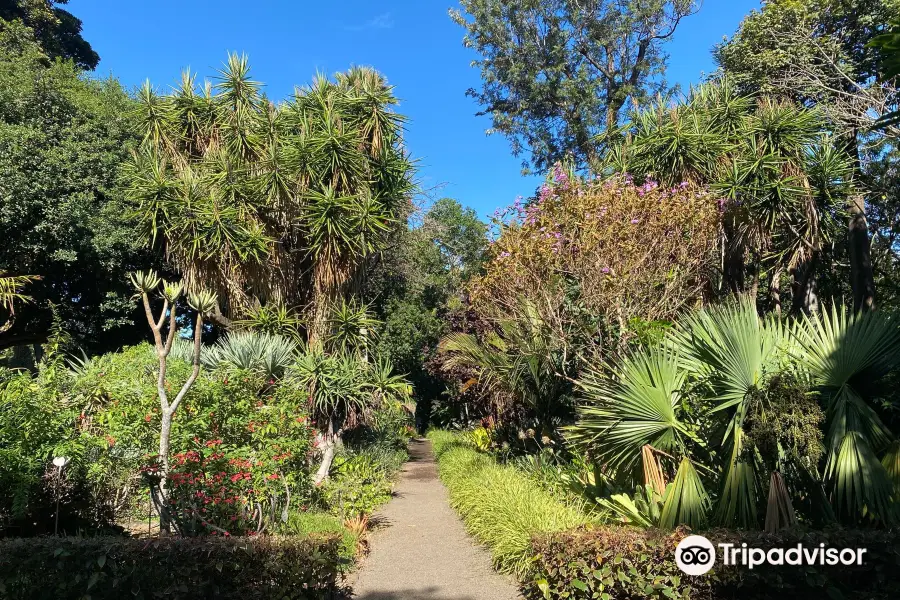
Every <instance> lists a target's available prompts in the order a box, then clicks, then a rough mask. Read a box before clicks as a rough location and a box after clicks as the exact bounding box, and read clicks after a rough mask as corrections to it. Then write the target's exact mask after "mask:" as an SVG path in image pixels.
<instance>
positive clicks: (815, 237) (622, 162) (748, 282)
mask: <svg viewBox="0 0 900 600" xmlns="http://www.w3.org/2000/svg"><path fill="white" fill-rule="evenodd" d="M625 131H626V132H627V136H626V137H625V138H623V142H622V144H621V146H620V147H618V148H617V149H616V150H615V151H614V152H612V153H610V155H609V156H608V161H607V162H608V168H610V169H613V170H616V171H622V172H626V173H632V174H634V175H635V176H639V177H643V178H645V179H648V180H651V181H658V182H659V183H660V184H661V185H665V186H669V185H679V184H680V183H682V182H691V183H693V184H700V185H707V186H710V188H711V189H712V191H713V193H715V194H716V195H717V196H719V198H720V200H719V202H720V205H721V206H722V209H723V223H722V224H723V233H724V240H723V250H722V256H723V258H722V265H721V271H722V281H721V285H722V286H723V287H725V288H726V289H728V290H730V291H732V292H735V293H743V292H748V293H751V294H756V290H757V289H758V287H759V285H760V281H761V280H763V279H767V280H768V282H769V291H768V298H767V302H766V304H767V307H771V308H772V309H774V310H776V311H779V310H780V309H781V280H782V277H783V275H787V274H789V275H790V276H791V278H792V280H793V286H792V290H793V291H792V299H793V309H794V311H795V312H799V311H802V310H806V311H809V310H815V309H816V308H817V306H818V299H817V296H816V273H817V269H821V267H822V265H823V264H825V265H826V266H827V264H828V262H827V261H828V260H830V255H829V254H828V247H829V245H830V242H831V241H832V240H833V239H835V235H836V232H837V231H838V222H837V219H836V217H837V216H838V214H839V212H840V207H841V206H842V204H843V203H844V202H846V198H847V195H848V194H849V193H850V191H851V179H852V169H851V165H850V163H849V161H848V160H847V158H846V156H845V155H844V154H842V153H841V152H839V151H838V147H837V146H836V144H835V141H834V139H833V137H831V136H829V135H828V131H829V130H828V121H827V119H825V118H824V115H823V114H822V113H820V112H817V111H814V110H809V109H806V108H803V107H802V106H800V105H795V104H792V103H790V102H788V101H785V100H776V99H773V98H769V97H765V96H763V97H758V98H756V97H749V96H741V95H739V94H738V93H737V92H736V91H735V88H734V86H733V84H732V82H731V81H730V80H729V79H727V78H724V79H722V80H720V81H713V82H710V83H706V84H703V85H700V86H698V87H696V88H693V89H692V90H691V93H690V95H689V96H688V98H687V99H686V101H685V102H684V103H682V104H678V105H672V104H670V103H669V102H668V101H666V100H664V99H660V100H659V102H658V103H657V105H656V106H654V107H652V108H649V109H647V110H643V111H637V112H635V113H634V114H633V115H632V120H631V123H630V124H628V125H626V127H625Z"/></svg>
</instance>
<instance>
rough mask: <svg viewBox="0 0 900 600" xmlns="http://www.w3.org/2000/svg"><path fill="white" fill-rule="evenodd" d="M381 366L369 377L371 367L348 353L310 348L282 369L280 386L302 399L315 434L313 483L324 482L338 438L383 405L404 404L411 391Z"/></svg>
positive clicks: (403, 382) (313, 346) (339, 440)
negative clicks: (293, 390) (400, 401)
mask: <svg viewBox="0 0 900 600" xmlns="http://www.w3.org/2000/svg"><path fill="white" fill-rule="evenodd" d="M389 373H390V371H389V369H388V368H387V367H381V366H380V367H379V368H378V369H376V370H375V372H374V373H373V370H372V365H371V364H370V363H368V362H367V361H365V360H363V359H362V358H361V357H359V356H357V355H354V354H327V353H325V352H324V351H323V350H322V348H321V346H319V345H318V344H314V345H312V346H310V347H309V348H307V349H306V351H304V352H302V353H301V354H300V355H299V356H298V357H297V359H296V361H295V362H294V364H293V365H292V366H291V367H290V368H289V369H288V371H287V373H286V375H285V381H286V383H287V384H288V385H289V386H293V387H295V388H296V389H298V390H301V391H302V392H301V393H304V394H305V395H306V396H307V398H308V405H309V411H310V415H311V416H312V418H313V421H314V422H315V423H316V426H317V427H318V428H319V434H318V437H317V440H316V445H317V447H318V449H319V451H320V452H321V454H322V462H321V464H320V466H319V468H318V470H317V471H316V473H315V475H314V477H313V481H314V483H315V484H317V485H318V484H320V483H322V482H323V481H324V480H325V479H327V478H328V476H329V472H330V470H331V464H332V461H333V460H334V456H335V453H336V451H337V446H338V444H339V443H340V442H341V441H342V439H343V436H344V433H345V432H347V431H349V430H352V429H354V428H356V427H358V426H359V425H361V424H363V423H365V422H366V421H368V420H369V419H370V418H371V412H372V409H373V408H375V407H377V406H378V405H380V404H382V403H383V402H385V401H389V400H395V399H399V398H403V399H406V398H408V397H409V395H410V394H411V388H410V386H409V384H408V383H407V382H405V381H404V380H403V379H402V378H400V377H396V376H391V375H390V374H389Z"/></svg>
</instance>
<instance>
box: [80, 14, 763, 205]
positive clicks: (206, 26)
mask: <svg viewBox="0 0 900 600" xmlns="http://www.w3.org/2000/svg"><path fill="white" fill-rule="evenodd" d="M451 6H454V3H453V2H452V1H451V0H379V1H372V0H367V1H366V0H332V1H330V2H329V1H327V0H326V1H324V2H321V1H313V0H256V1H254V2H247V1H238V0H218V1H213V0H204V1H200V0H181V1H176V0H154V1H153V2H148V1H140V2H122V1H121V0H70V2H69V4H68V10H69V11H71V12H72V13H73V14H75V15H76V16H78V17H79V18H80V19H82V21H83V22H84V36H85V38H86V39H87V40H88V41H89V42H90V43H91V45H92V46H93V47H94V49H95V50H96V51H97V52H98V53H99V54H100V57H101V62H100V65H99V66H98V67H97V75H98V76H106V75H108V74H110V73H112V74H113V75H115V76H116V77H118V78H119V79H120V80H121V81H122V82H123V84H124V85H126V87H135V86H137V85H139V84H140V83H141V82H142V81H143V80H144V79H147V78H149V79H150V81H151V82H152V83H153V84H154V85H156V86H157V87H158V88H159V89H161V90H168V89H169V86H171V85H173V84H175V83H177V82H178V80H179V78H180V76H179V74H180V72H181V70H182V69H183V68H185V67H188V66H189V67H191V69H192V70H194V71H196V72H198V74H199V75H200V78H201V79H202V78H203V77H207V76H212V75H214V74H215V71H216V69H218V68H219V67H220V66H221V65H222V62H223V61H224V60H225V58H226V53H227V52H228V51H238V52H246V53H247V54H248V55H249V57H250V65H251V68H252V75H253V77H254V78H255V79H256V80H258V81H262V82H263V83H265V85H266V91H267V93H268V94H269V96H270V97H271V98H273V99H279V98H283V97H285V96H287V95H289V94H290V93H292V91H293V89H294V86H296V85H304V84H306V83H308V82H309V81H310V80H311V78H312V76H313V75H314V74H315V73H316V72H317V71H318V72H323V73H326V74H332V73H334V72H337V71H342V70H345V69H347V68H348V67H349V66H351V65H354V64H357V65H371V66H373V67H375V68H377V69H378V70H379V71H381V72H382V73H384V74H385V75H386V76H387V78H388V80H389V81H390V82H391V83H392V84H394V85H395V86H396V93H397V95H398V97H400V98H401V100H402V104H401V107H400V109H399V110H400V111H401V112H402V113H404V114H405V115H407V116H408V117H409V118H410V122H409V125H408V131H407V136H406V140H407V145H408V147H409V149H410V151H411V152H412V153H413V155H414V156H416V157H418V158H420V159H421V162H420V166H421V172H420V180H421V183H422V186H423V187H424V188H426V189H430V190H432V194H433V195H434V196H435V197H441V196H452V197H454V198H457V199H458V200H459V201H460V202H462V203H463V204H465V205H468V206H472V207H474V208H475V209H476V210H477V211H478V212H479V213H480V214H481V215H483V216H486V215H489V214H491V213H492V212H493V211H494V210H495V209H496V208H498V207H501V206H506V205H507V204H510V203H511V202H512V201H513V199H514V198H515V197H516V196H518V195H524V196H527V195H530V194H531V193H533V192H534V189H535V187H536V186H537V185H538V183H539V181H540V180H539V178H538V177H534V176H533V177H523V176H522V175H521V174H520V170H521V160H520V159H519V158H515V157H513V156H512V155H511V153H510V151H509V144H508V142H507V141H506V139H505V138H504V137H502V136H499V135H494V136H486V135H485V130H486V129H487V128H488V127H490V121H489V119H488V118H487V117H476V116H475V113H476V112H477V111H478V108H479V107H478V105H477V104H476V103H475V102H474V100H472V99H471V98H468V97H466V96H465V91H466V90H467V89H468V88H470V87H478V86H479V85H480V76H479V73H478V71H477V70H476V69H473V68H471V66H470V62H471V61H472V60H473V59H475V58H476V54H475V53H474V52H473V51H471V50H468V49H466V48H463V46H462V35H463V31H462V29H461V28H460V27H459V26H457V25H456V24H455V23H453V22H452V21H451V20H450V18H449V17H448V16H447V10H448V9H449V8H450V7H451ZM758 6H759V0H705V1H704V3H703V7H702V8H701V10H700V12H699V13H698V14H696V15H694V16H692V17H690V18H688V19H686V20H685V21H683V22H682V24H681V25H680V26H679V29H678V31H677V32H676V34H675V36H674V39H673V40H672V42H671V43H670V44H669V45H668V46H667V51H668V52H669V54H670V60H669V72H668V76H667V77H668V79H669V81H670V82H672V83H680V84H681V85H682V86H683V87H684V88H687V86H688V85H689V84H690V83H693V82H697V81H699V80H700V78H701V73H702V72H706V73H709V72H711V71H712V70H713V68H714V65H713V61H712V57H711V55H710V49H711V48H712V46H713V45H714V44H715V43H717V42H719V41H721V39H722V36H723V35H731V34H732V33H733V32H734V30H735V29H736V28H737V25H738V24H739V23H740V21H741V19H742V17H743V16H744V15H745V14H746V13H748V12H749V11H750V10H751V9H753V8H757V7H758Z"/></svg>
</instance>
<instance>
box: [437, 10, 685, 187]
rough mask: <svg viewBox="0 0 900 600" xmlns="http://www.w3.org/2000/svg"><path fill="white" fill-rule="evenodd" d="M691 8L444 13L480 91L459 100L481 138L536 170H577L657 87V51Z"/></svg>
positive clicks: (660, 58)
mask: <svg viewBox="0 0 900 600" xmlns="http://www.w3.org/2000/svg"><path fill="white" fill-rule="evenodd" d="M695 9H696V5H695V3H694V2H692V1H691V0H653V1H651V2H633V1H628V2H612V1H607V0H604V1H600V2H593V3H591V4H590V5H589V6H582V5H581V4H579V3H573V2H569V1H567V0H552V1H545V2H528V3H525V4H523V3H521V2H517V1H513V0H464V1H463V2H462V11H460V10H452V11H451V13H450V15H451V17H452V18H453V20H454V21H456V23H457V24H459V25H460V26H462V27H464V28H465V30H466V36H465V38H464V40H463V43H464V44H465V45H466V46H467V47H471V48H474V49H475V50H476V51H477V52H478V53H479V54H480V55H481V57H480V59H479V60H477V61H475V62H474V65H475V66H477V67H479V68H480V70H481V76H482V80H483V82H484V85H483V87H482V89H481V90H480V91H474V90H472V91H470V92H469V93H470V95H472V96H473V97H475V98H476V99H477V100H478V102H479V103H480V104H481V105H482V106H483V108H484V112H485V113H487V114H489V115H491V117H492V120H493V125H492V130H491V131H499V132H500V133H502V134H504V135H505V136H506V137H508V138H509V139H510V142H511V144H512V150H513V154H515V155H519V154H521V153H522V152H525V151H527V152H529V154H530V157H531V162H532V163H533V164H534V166H535V168H536V169H537V170H539V171H543V170H546V169H548V168H549V167H550V166H551V165H552V164H553V163H554V162H556V161H558V160H564V159H567V158H569V157H574V159H575V161H576V162H577V163H578V165H579V166H586V165H587V164H588V163H589V162H591V161H593V160H595V159H596V158H597V157H598V143H597V138H598V136H599V134H602V133H603V132H604V131H607V132H609V131H610V130H614V129H615V127H616V125H617V123H618V120H619V113H620V111H621V109H622V107H623V106H625V105H626V103H627V102H628V101H629V100H632V101H636V102H642V101H644V100H646V99H647V98H648V97H652V95H653V94H654V93H656V92H657V91H661V90H665V89H666V87H667V86H666V85H665V81H664V79H662V76H663V74H664V72H665V67H666V55H665V53H664V51H663V44H664V43H665V41H666V40H667V39H668V38H669V37H671V35H672V34H673V33H674V32H675V29H676V27H677V26H678V24H679V22H680V21H681V19H682V18H684V17H685V16H687V15H689V14H691V13H692V12H694V10H695ZM601 24H602V26H601Z"/></svg>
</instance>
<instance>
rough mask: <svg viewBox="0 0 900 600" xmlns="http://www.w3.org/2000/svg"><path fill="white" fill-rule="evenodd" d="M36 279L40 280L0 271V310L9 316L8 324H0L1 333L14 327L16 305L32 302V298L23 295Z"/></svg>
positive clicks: (30, 276)
mask: <svg viewBox="0 0 900 600" xmlns="http://www.w3.org/2000/svg"><path fill="white" fill-rule="evenodd" d="M35 279H40V278H39V277H34V276H32V275H6V274H5V273H4V272H3V271H0V308H2V309H3V310H4V311H6V313H7V314H8V315H9V316H8V317H7V318H6V322H5V323H3V324H0V333H3V332H4V331H6V330H8V329H9V328H10V327H12V324H13V320H14V319H15V316H16V311H15V303H16V302H22V303H24V302H30V301H31V297H30V296H27V295H25V294H23V293H22V290H23V288H24V287H25V286H26V285H28V284H29V283H31V282H32V281H34V280H35Z"/></svg>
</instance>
